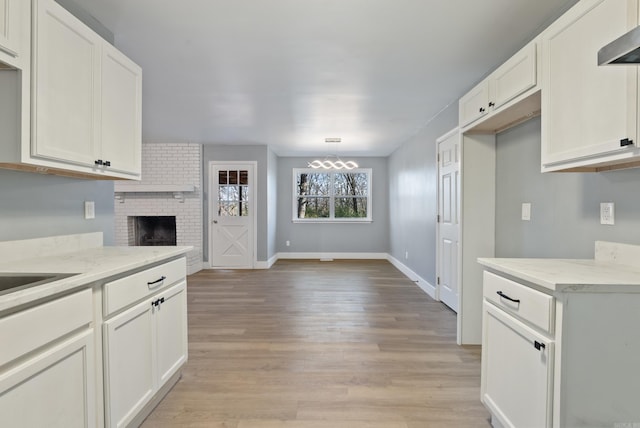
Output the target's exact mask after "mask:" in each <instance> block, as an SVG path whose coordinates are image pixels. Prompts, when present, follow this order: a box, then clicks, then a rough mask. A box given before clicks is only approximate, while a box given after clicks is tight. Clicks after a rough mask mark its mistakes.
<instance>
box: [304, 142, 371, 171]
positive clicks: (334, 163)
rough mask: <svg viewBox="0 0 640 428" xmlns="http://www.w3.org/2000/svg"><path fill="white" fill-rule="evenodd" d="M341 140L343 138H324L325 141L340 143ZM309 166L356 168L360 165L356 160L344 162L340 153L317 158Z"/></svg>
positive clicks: (314, 167) (316, 167) (318, 167)
mask: <svg viewBox="0 0 640 428" xmlns="http://www.w3.org/2000/svg"><path fill="white" fill-rule="evenodd" d="M341 141H342V139H341V138H325V139H324V142H325V143H339V142H341ZM330 158H335V160H331V159H330ZM307 166H309V167H310V168H313V169H320V168H322V169H354V168H357V167H358V164H357V163H355V162H354V161H346V162H344V161H343V160H342V159H340V158H339V157H338V155H328V156H326V157H325V158H324V159H323V160H320V159H316V160H314V161H311V162H308V163H307Z"/></svg>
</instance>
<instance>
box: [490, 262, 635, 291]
mask: <svg viewBox="0 0 640 428" xmlns="http://www.w3.org/2000/svg"><path fill="white" fill-rule="evenodd" d="M478 262H479V263H480V264H481V265H483V266H485V267H487V268H489V269H491V270H494V271H497V272H501V273H504V274H507V275H510V276H513V277H515V278H519V279H522V280H524V281H527V282H530V283H532V284H535V285H538V286H540V287H543V288H545V289H548V290H550V291H580V290H590V291H603V292H606V291H621V290H624V289H629V291H638V292H640V267H637V266H629V265H622V264H618V263H615V262H611V261H604V260H595V259H593V260H591V259H506V258H505V259H500V258H481V259H478ZM633 286H635V287H636V288H637V290H632V289H631V288H630V287H633Z"/></svg>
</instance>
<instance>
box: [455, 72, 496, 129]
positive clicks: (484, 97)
mask: <svg viewBox="0 0 640 428" xmlns="http://www.w3.org/2000/svg"><path fill="white" fill-rule="evenodd" d="M459 108H460V126H466V125H468V124H470V123H472V122H474V121H476V120H477V119H479V118H481V117H482V116H485V115H486V114H487V113H488V112H489V81H488V80H486V79H485V80H483V81H482V82H480V83H478V85H476V86H475V87H474V88H473V89H471V90H470V91H469V92H467V93H466V94H465V95H463V96H462V98H460V105H459Z"/></svg>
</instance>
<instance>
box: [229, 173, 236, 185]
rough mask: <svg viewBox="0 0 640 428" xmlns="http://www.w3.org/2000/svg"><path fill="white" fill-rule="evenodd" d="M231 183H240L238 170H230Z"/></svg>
mask: <svg viewBox="0 0 640 428" xmlns="http://www.w3.org/2000/svg"><path fill="white" fill-rule="evenodd" d="M229 184H238V171H229Z"/></svg>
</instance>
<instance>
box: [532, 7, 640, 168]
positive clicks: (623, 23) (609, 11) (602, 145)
mask: <svg viewBox="0 0 640 428" xmlns="http://www.w3.org/2000/svg"><path fill="white" fill-rule="evenodd" d="M637 24H638V1H637V0H582V1H581V2H579V3H578V4H576V5H575V6H574V7H573V8H572V9H570V10H569V11H568V12H567V13H565V14H564V15H563V16H561V17H560V18H559V19H558V20H557V21H556V22H554V23H553V24H552V25H551V26H550V27H549V28H548V29H547V30H545V31H544V32H543V34H542V53H543V58H542V63H543V68H542V70H543V73H542V74H543V88H544V89H543V92H542V112H543V114H542V171H543V172H546V171H556V170H575V171H597V170H601V169H610V168H615V167H616V166H618V167H620V166H621V164H625V165H626V166H631V163H632V162H633V161H634V160H635V161H637V156H639V155H640V150H638V149H637V144H638V138H637V137H638V68H637V67H635V66H598V64H597V53H598V50H599V49H600V48H602V47H603V46H604V45H606V44H607V43H609V42H611V41H612V40H614V39H616V38H617V37H619V36H621V35H622V34H624V33H625V32H626V31H628V30H629V29H631V28H633V27H635V26H636V25H637ZM634 158H635V159H634Z"/></svg>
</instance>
